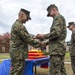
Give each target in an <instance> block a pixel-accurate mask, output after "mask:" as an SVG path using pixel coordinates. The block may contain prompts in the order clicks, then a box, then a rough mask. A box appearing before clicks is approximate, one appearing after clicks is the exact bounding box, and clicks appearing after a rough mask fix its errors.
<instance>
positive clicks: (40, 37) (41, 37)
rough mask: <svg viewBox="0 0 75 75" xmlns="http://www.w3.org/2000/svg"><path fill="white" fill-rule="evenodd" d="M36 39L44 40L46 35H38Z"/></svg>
mask: <svg viewBox="0 0 75 75" xmlns="http://www.w3.org/2000/svg"><path fill="white" fill-rule="evenodd" d="M36 38H38V39H43V38H44V34H37V35H36Z"/></svg>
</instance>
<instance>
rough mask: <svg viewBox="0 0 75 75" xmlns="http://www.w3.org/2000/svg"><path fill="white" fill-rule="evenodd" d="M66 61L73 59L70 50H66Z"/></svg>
mask: <svg viewBox="0 0 75 75" xmlns="http://www.w3.org/2000/svg"><path fill="white" fill-rule="evenodd" d="M65 61H66V62H69V61H71V59H70V53H69V52H66V55H65Z"/></svg>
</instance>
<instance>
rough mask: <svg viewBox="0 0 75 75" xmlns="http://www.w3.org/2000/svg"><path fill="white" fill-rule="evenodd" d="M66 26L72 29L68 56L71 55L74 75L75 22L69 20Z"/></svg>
mask: <svg viewBox="0 0 75 75" xmlns="http://www.w3.org/2000/svg"><path fill="white" fill-rule="evenodd" d="M67 27H68V28H69V30H71V31H72V35H71V45H70V56H71V66H72V70H73V73H74V75H75V23H74V22H69V25H68V26H67Z"/></svg>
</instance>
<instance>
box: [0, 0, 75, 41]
mask: <svg viewBox="0 0 75 75" xmlns="http://www.w3.org/2000/svg"><path fill="white" fill-rule="evenodd" d="M50 4H55V5H56V6H57V7H58V9H59V12H60V14H62V15H63V16H64V18H65V20H66V25H68V22H71V21H74V22H75V0H0V34H3V33H6V32H9V33H10V32H11V26H12V24H13V23H14V22H15V20H16V19H17V18H18V12H19V11H20V9H21V8H24V9H26V10H29V11H30V16H31V18H32V20H30V21H28V22H26V24H24V25H25V26H26V28H27V30H28V32H29V33H30V34H34V35H36V34H39V33H40V34H47V33H49V31H50V27H51V25H52V21H53V18H52V17H47V11H46V9H47V7H48V6H49V5H50ZM70 39H71V31H69V29H67V37H66V41H70Z"/></svg>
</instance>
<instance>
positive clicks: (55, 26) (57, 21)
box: [49, 18, 63, 40]
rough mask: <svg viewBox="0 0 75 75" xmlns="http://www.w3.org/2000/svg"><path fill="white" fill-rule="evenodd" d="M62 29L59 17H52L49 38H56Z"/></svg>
mask: <svg viewBox="0 0 75 75" xmlns="http://www.w3.org/2000/svg"><path fill="white" fill-rule="evenodd" d="M62 31H63V21H62V19H61V18H56V19H54V22H53V27H52V28H51V31H50V35H49V40H53V39H57V38H58V37H59V36H60V35H61V33H62Z"/></svg>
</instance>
